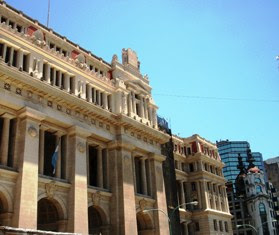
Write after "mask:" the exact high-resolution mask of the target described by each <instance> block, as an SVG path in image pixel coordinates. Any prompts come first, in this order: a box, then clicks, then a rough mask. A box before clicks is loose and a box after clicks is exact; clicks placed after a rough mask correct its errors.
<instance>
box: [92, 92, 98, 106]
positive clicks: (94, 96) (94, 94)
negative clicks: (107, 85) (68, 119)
mask: <svg viewBox="0 0 279 235" xmlns="http://www.w3.org/2000/svg"><path fill="white" fill-rule="evenodd" d="M96 92H97V91H96V89H95V88H93V92H92V93H93V103H94V104H96V102H97V100H96Z"/></svg>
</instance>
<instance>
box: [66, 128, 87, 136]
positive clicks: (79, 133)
mask: <svg viewBox="0 0 279 235" xmlns="http://www.w3.org/2000/svg"><path fill="white" fill-rule="evenodd" d="M68 133H69V135H77V136H79V137H83V138H87V137H88V136H90V135H91V133H90V132H89V131H88V130H86V129H84V128H82V127H79V126H72V127H70V128H69V129H68Z"/></svg>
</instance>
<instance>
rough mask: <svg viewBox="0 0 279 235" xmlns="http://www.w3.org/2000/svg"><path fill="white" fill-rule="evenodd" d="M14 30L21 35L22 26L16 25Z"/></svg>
mask: <svg viewBox="0 0 279 235" xmlns="http://www.w3.org/2000/svg"><path fill="white" fill-rule="evenodd" d="M16 30H17V32H19V33H21V31H22V26H21V25H16Z"/></svg>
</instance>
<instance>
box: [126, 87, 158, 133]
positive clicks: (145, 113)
mask: <svg viewBox="0 0 279 235" xmlns="http://www.w3.org/2000/svg"><path fill="white" fill-rule="evenodd" d="M138 97H139V99H137V98H136V94H135V92H133V91H131V92H130V93H129V94H128V96H127V100H128V102H127V105H128V108H127V109H128V115H129V116H130V117H131V116H133V114H136V115H138V116H139V117H142V118H144V119H147V120H149V121H150V123H151V126H153V125H154V126H156V127H157V114H156V109H155V108H152V107H150V106H149V105H148V99H146V98H144V97H143V96H141V95H138Z"/></svg>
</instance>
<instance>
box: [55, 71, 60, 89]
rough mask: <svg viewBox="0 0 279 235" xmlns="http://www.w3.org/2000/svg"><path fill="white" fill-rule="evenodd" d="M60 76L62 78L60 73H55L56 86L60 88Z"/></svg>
mask: <svg viewBox="0 0 279 235" xmlns="http://www.w3.org/2000/svg"><path fill="white" fill-rule="evenodd" d="M59 76H60V72H59V71H57V70H56V73H55V78H56V79H55V86H59Z"/></svg>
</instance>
